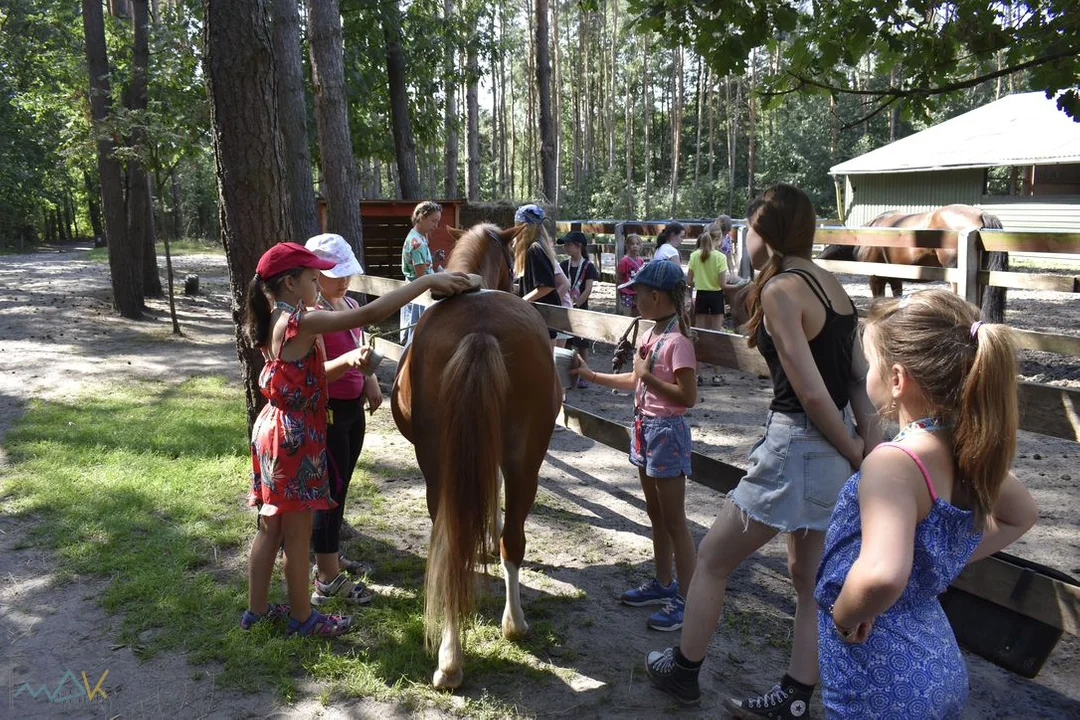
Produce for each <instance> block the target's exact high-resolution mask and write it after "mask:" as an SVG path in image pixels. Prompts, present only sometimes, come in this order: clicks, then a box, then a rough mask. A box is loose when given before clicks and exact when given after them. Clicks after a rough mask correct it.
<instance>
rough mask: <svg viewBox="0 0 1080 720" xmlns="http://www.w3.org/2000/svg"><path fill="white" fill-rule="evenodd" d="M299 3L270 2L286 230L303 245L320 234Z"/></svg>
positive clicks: (295, 241) (295, 240)
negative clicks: (310, 142) (312, 165)
mask: <svg viewBox="0 0 1080 720" xmlns="http://www.w3.org/2000/svg"><path fill="white" fill-rule="evenodd" d="M298 3H299V0H271V2H270V17H271V23H272V26H273V32H274V79H275V81H276V83H277V96H278V97H277V100H278V101H277V112H278V127H279V128H280V130H281V153H282V157H283V158H284V160H285V183H286V188H287V190H288V203H289V204H288V206H287V207H286V208H285V228H286V230H287V231H288V238H289V241H290V242H294V243H299V244H301V245H303V244H304V243H305V242H306V241H307V239H308V238H310V237H311V236H313V235H318V233H319V210H318V206H317V205H316V201H315V184H314V182H313V177H312V174H311V147H310V145H309V144H308V127H307V98H306V96H305V94H304V59H303V51H302V49H301V45H300V11H299V8H298ZM320 4H321V3H320ZM345 237H348V236H347V235H346V236H345ZM350 239H351V238H350Z"/></svg>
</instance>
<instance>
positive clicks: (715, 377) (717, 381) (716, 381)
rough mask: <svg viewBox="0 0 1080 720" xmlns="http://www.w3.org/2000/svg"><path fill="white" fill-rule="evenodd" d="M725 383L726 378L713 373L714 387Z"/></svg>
mask: <svg viewBox="0 0 1080 720" xmlns="http://www.w3.org/2000/svg"><path fill="white" fill-rule="evenodd" d="M724 384H725V383H724V378H722V377H720V376H719V375H713V376H712V386H713V387H720V386H721V385H724Z"/></svg>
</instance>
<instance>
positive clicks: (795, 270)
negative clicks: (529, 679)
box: [646, 185, 880, 718]
mask: <svg viewBox="0 0 1080 720" xmlns="http://www.w3.org/2000/svg"><path fill="white" fill-rule="evenodd" d="M747 225H748V230H747V237H746V249H747V251H748V252H749V253H750V254H751V258H752V260H753V263H754V267H755V268H757V269H758V270H760V272H759V273H758V276H757V279H756V284H755V285H754V287H753V288H752V290H751V292H750V299H749V310H750V312H751V319H750V322H749V323H748V330H749V334H750V337H749V344H750V346H751V347H757V348H758V350H759V351H760V352H761V354H762V355H763V356H764V358H765V362H766V363H767V364H768V366H769V371H770V374H771V375H772V381H773V400H772V403H771V404H770V406H769V416H768V419H767V420H766V425H765V437H763V438H762V439H761V440H760V441H759V442H758V443H757V445H755V446H754V448H753V450H752V451H751V453H750V467H749V468H748V469H747V473H746V476H745V477H744V478H743V479H742V480H741V481H740V483H739V485H738V486H737V487H736V488H735V490H733V491H732V492H731V493H730V494H729V495H728V497H727V501H726V502H725V504H724V507H723V508H722V509H721V511H720V514H719V515H718V516H717V518H716V521H715V522H714V523H713V526H712V528H710V530H709V532H708V534H707V535H706V536H705V539H704V540H702V541H701V545H700V546H699V547H698V565H697V572H695V574H694V583H693V585H691V586H690V590H689V594H688V595H687V598H686V613H685V619H684V624H683V628H682V636H681V638H680V643H679V646H678V647H675V648H668V649H667V650H665V651H662V652H660V651H655V652H652V653H649V656H648V658H647V661H646V667H647V670H648V673H649V676H650V678H651V679H652V681H653V684H655V685H656V686H657V687H659V688H660V689H662V690H665V691H667V692H670V693H671V694H672V695H674V696H675V698H676V699H677V700H678V701H680V702H682V703H686V704H693V703H697V702H698V701H699V700H700V697H701V691H700V689H699V687H698V672H699V670H700V668H701V663H702V661H703V660H704V658H705V651H706V649H707V648H708V645H709V640H710V639H711V638H712V636H713V633H714V632H715V630H716V625H717V622H718V621H719V619H720V611H721V608H722V606H723V602H724V594H725V591H726V589H727V580H728V577H729V576H730V574H731V573H732V572H733V571H734V570H735V568H737V567H738V566H739V565H740V564H741V563H742V562H743V560H745V559H746V558H747V557H749V556H750V555H751V554H752V553H753V552H754V551H755V550H757V549H758V548H760V547H761V546H762V545H764V544H765V543H767V542H769V541H770V540H771V539H772V538H774V537H775V536H776V535H777V534H778V533H787V534H788V543H787V546H788V571H789V573H790V574H791V579H792V584H793V585H794V586H795V592H796V595H797V603H796V610H795V630H794V635H793V642H792V653H791V662H790V664H789V665H788V671H787V674H785V675H784V677H783V679H782V680H781V681H780V682H779V683H777V684H776V685H775V686H774V687H773V688H772V689H771V690H768V691H766V692H765V693H763V694H761V695H756V696H752V697H749V698H743V699H733V698H732V699H728V700H727V701H726V703H725V704H726V706H727V708H728V710H729V711H730V712H732V713H734V714H735V715H737V716H738V717H750V718H755V717H770V718H798V717H801V716H802V715H803V714H804V711H805V709H806V707H807V705H808V704H809V701H810V697H811V694H812V693H813V689H814V686H815V685H816V684H817V681H818V657H817V612H816V609H815V604H814V576H815V573H816V572H817V568H818V564H819V563H820V561H821V552H822V546H823V544H824V539H825V530H826V529H827V528H828V525H829V516H830V514H831V512H832V508H833V504H834V503H835V502H836V497H837V494H838V493H839V492H840V488H841V486H843V484H844V481H845V480H847V478H848V477H849V476H850V475H851V473H852V470H853V469H856V468H858V467H859V465H860V463H861V462H862V458H863V454H864V449H866V448H871V447H873V446H874V444H876V442H877V440H878V435H879V434H880V429H879V425H878V422H877V414H876V412H875V411H874V407H873V405H871V403H870V401H869V399H868V398H867V396H866V388H865V386H864V382H863V380H864V378H865V377H866V361H865V360H864V359H863V355H862V349H861V347H860V346H859V340H858V335H857V333H856V328H857V323H858V316H857V315H856V313H855V307H854V306H853V305H852V303H851V299H850V298H849V297H848V296H847V293H846V292H844V288H843V286H842V285H841V284H840V283H839V281H837V279H836V278H835V277H833V276H832V274H831V273H829V272H828V271H826V270H823V269H822V268H819V267H818V266H817V265H815V264H814V261H813V260H812V259H811V252H812V248H813V244H814V229H815V227H816V217H815V212H814V206H813V204H812V203H811V202H810V199H809V198H808V197H807V196H806V194H805V193H804V192H802V191H801V190H799V189H798V188H795V187H792V186H790V185H776V186H774V187H771V188H769V189H768V190H766V191H765V192H764V193H762V195H761V196H760V197H758V198H757V199H756V200H754V202H752V203H751V204H750V207H749V209H748V210H747ZM849 405H850V407H849ZM853 415H854V421H855V422H853V418H852V416H853ZM856 423H857V427H858V434H857V433H856Z"/></svg>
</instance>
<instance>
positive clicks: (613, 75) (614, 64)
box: [606, 0, 619, 170]
mask: <svg viewBox="0 0 1080 720" xmlns="http://www.w3.org/2000/svg"><path fill="white" fill-rule="evenodd" d="M611 13H612V18H611V25H612V27H611V34H610V36H609V41H610V42H611V72H610V73H609V77H608V84H609V87H610V90H609V91H608V102H607V105H606V107H607V111H608V112H607V117H608V131H607V133H608V170H614V169H615V133H616V129H617V125H618V121H617V120H616V118H615V92H616V90H615V85H616V80H617V79H618V77H619V72H618V71H619V1H618V0H614V1H613V2H612V3H611Z"/></svg>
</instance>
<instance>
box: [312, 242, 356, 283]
mask: <svg viewBox="0 0 1080 720" xmlns="http://www.w3.org/2000/svg"><path fill="white" fill-rule="evenodd" d="M304 247H306V248H307V249H308V250H310V251H311V252H313V253H315V254H316V255H318V256H319V257H321V258H325V259H326V260H332V261H333V262H334V263H335V265H334V267H332V268H330V269H329V270H323V271H322V274H323V275H326V276H327V277H332V278H343V277H349V276H351V275H363V274H364V268H363V267H362V266H361V265H360V262H359V261H358V260H357V259H356V256H355V255H353V251H352V248H351V247H349V243H347V242H345V238H343V237H341V236H340V235H336V234H334V233H323V234H322V235H316V236H315V237H313V238H311V239H310V240H308V241H307V242H306V243H304Z"/></svg>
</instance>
